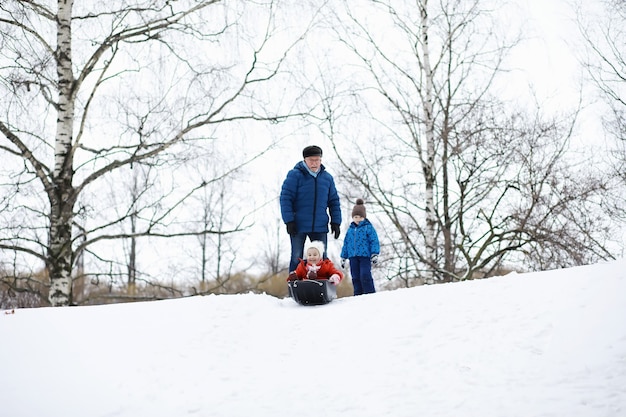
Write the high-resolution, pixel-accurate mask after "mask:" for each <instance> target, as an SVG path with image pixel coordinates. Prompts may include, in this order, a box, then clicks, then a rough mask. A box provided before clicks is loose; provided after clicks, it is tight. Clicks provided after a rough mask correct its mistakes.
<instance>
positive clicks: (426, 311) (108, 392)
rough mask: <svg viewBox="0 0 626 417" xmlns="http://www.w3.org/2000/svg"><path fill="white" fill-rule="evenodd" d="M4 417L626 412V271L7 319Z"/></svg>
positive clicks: (0, 323) (580, 416) (28, 312)
mask: <svg viewBox="0 0 626 417" xmlns="http://www.w3.org/2000/svg"><path fill="white" fill-rule="evenodd" d="M0 358H1V359H2V364H1V365H0V415H1V416H2V417H43V416H59V417H96V416H98V417H100V416H102V417H104V416H120V417H140V416H146V417H160V416H168V417H182V416H224V417H277V416H285V417H293V416H298V417H308V416H311V417H322V416H342V417H350V416H354V417H382V416H394V417H415V416H427V417H436V416H450V417H472V416H476V417H539V416H554V417H621V416H626V262H624V261H623V260H622V261H616V262H612V263H607V264H599V265H592V266H586V267H578V268H571V269H563V270H557V271H549V272H542V273H532V274H518V275H516V274H511V275H507V276H504V277H500V278H492V279H488V280H481V281H471V282H463V283H454V284H443V285H436V286H423V287H417V288H412V289H405V290H398V291H392V292H382V293H377V294H372V295H366V296H361V297H349V298H342V299H339V300H336V301H334V302H333V303H331V304H329V305H326V306H321V307H301V306H298V305H297V304H295V303H294V302H293V301H292V300H291V299H284V300H279V299H276V298H272V297H270V296H265V295H252V294H249V295H222V296H207V297H195V298H187V299H179V300H171V301H158V302H148V303H135V304H123V305H112V306H111V305H109V306H95V307H75V308H57V309H53V308H42V309H21V310H16V311H15V312H14V313H12V312H10V311H3V312H1V314H0Z"/></svg>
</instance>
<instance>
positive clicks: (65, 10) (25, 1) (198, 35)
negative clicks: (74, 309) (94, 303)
mask: <svg viewBox="0 0 626 417" xmlns="http://www.w3.org/2000/svg"><path fill="white" fill-rule="evenodd" d="M277 6H278V5H277V4H276V3H274V2H272V1H268V2H265V3H264V2H254V3H252V2H222V1H218V0H213V1H211V0H206V1H192V0H188V1H176V2H171V1H160V0H118V1H108V2H96V1H88V2H80V3H79V2H74V1H72V0H58V1H51V0H50V1H46V0H40V1H31V0H15V1H9V2H2V4H0V62H1V64H0V80H1V81H0V89H1V92H0V96H1V97H2V98H1V99H0V110H1V114H0V132H1V135H2V136H1V137H0V138H1V139H2V141H0V154H1V155H2V156H1V158H2V161H3V165H4V167H3V168H2V171H1V172H0V175H1V178H2V183H1V186H2V187H3V189H4V190H3V192H1V193H0V194H2V195H4V194H5V191H6V192H7V193H9V194H10V195H13V196H15V197H17V198H15V199H11V200H4V201H3V204H5V205H6V210H3V212H2V216H3V218H2V222H3V223H6V224H7V225H9V226H8V227H7V228H3V229H2V231H1V232H0V233H1V234H0V251H1V253H2V257H3V258H5V256H6V255H7V254H13V256H14V257H17V258H19V259H20V260H21V261H20V262H19V264H20V265H22V266H24V267H31V268H35V267H34V266H33V265H36V264H37V263H38V262H41V263H42V264H43V265H44V266H45V271H46V275H47V276H48V278H49V295H48V298H49V302H50V303H51V305H53V306H66V305H70V304H72V303H73V298H72V279H73V278H72V272H73V268H74V266H75V263H76V260H77V259H78V258H79V257H80V256H81V255H83V254H85V253H89V254H90V255H91V256H92V258H93V259H94V260H96V261H97V260H99V259H103V258H106V255H104V253H106V250H107V249H105V248H104V247H103V244H104V243H106V242H111V241H114V240H118V239H128V238H134V237H139V236H163V237H167V236H183V235H194V234H197V233H198V232H194V231H192V232H189V231H188V230H183V229H180V228H178V229H177V227H176V224H178V223H177V222H176V221H174V220H176V219H177V218H178V217H179V216H181V215H182V214H181V208H182V207H183V206H184V203H185V201H186V199H188V198H190V196H191V195H193V194H194V193H195V192H197V191H198V190H202V189H203V188H204V187H205V186H206V184H208V183H210V182H211V181H213V180H214V178H208V177H204V178H197V179H194V180H192V181H185V180H184V179H181V178H180V175H179V174H181V172H177V171H184V170H182V169H180V168H181V167H184V161H185V159H189V158H195V157H197V156H198V155H202V154H203V153H204V151H203V150H202V149H203V146H205V144H206V143H207V142H216V141H218V140H220V139H221V138H226V137H229V141H231V142H232V143H233V144H236V143H237V141H241V142H242V143H244V142H243V141H244V140H245V134H242V133H241V132H245V131H246V129H250V123H252V122H271V123H276V122H280V121H284V120H286V119H287V118H289V117H291V116H295V115H298V114H300V113H301V112H300V111H299V110H298V108H297V106H296V104H295V102H294V100H293V97H291V95H289V94H287V93H285V94H284V95H282V96H279V97H273V96H272V95H271V94H270V91H271V89H272V86H275V85H280V86H281V87H283V86H284V85H285V84H286V83H288V74H287V73H286V72H283V71H282V66H283V65H284V63H285V61H286V60H287V59H288V56H289V51H290V50H291V49H292V48H293V47H294V45H295V43H296V42H295V41H293V42H292V41H290V40H289V39H287V38H285V36H281V37H277V36H276V33H277V32H278V29H277V23H276V15H277V11H278V7H277ZM306 30H307V28H306V27H302V28H300V31H299V33H298V34H296V36H295V37H294V39H296V40H297V39H299V38H300V37H302V36H304V34H305V33H306ZM278 91H285V89H283V88H281V89H279V90H278ZM274 102H275V103H278V104H276V105H273V104H272V103H274ZM125 109H128V110H131V111H129V112H125V111H124V110H125ZM132 115H136V116H138V117H134V118H133V117H132ZM127 118H128V120H126V119H127ZM129 124H132V125H133V129H131V130H128V129H125V127H127V126H129ZM233 131H237V132H239V134H238V135H237V136H238V138H237V140H233V138H232V132H233ZM267 146H271V144H267V143H259V147H260V148H261V149H266V148H267ZM251 148H254V147H251ZM239 150H240V151H241V152H240V153H241V157H239V158H233V160H232V161H229V163H227V164H225V166H224V169H223V172H222V174H221V175H222V176H224V175H227V173H228V172H231V171H232V170H234V169H235V167H236V166H241V165H242V164H245V162H246V161H247V160H250V159H253V158H254V157H255V155H251V154H248V153H247V152H244V150H243V149H242V148H241V146H239ZM261 152H262V150H261V151H258V152H257V154H256V155H258V154H259V153H261ZM220 162H221V161H211V160H210V159H208V160H207V163H213V164H215V163H220ZM138 164H152V165H153V166H154V167H159V168H160V169H161V172H162V174H161V175H160V176H159V177H158V178H159V185H160V187H161V190H162V191H161V194H160V195H158V196H157V197H155V200H153V201H152V202H151V203H148V204H146V205H145V206H144V207H142V208H132V204H129V203H128V202H127V203H126V204H129V205H128V210H127V211H125V212H124V214H122V215H121V216H118V217H115V216H113V215H112V214H111V210H110V209H111V207H107V206H106V204H105V203H104V202H102V201H101V200H102V195H99V190H100V189H101V188H100V187H102V185H103V184H104V183H105V181H107V178H109V180H108V181H111V182H112V183H114V182H115V178H119V175H123V174H122V172H123V170H124V169H129V168H132V167H133V166H136V165H138ZM164 167H167V168H168V169H170V168H175V167H176V168H178V170H175V171H174V173H172V171H171V170H168V171H163V169H164ZM163 172H165V174H163ZM182 174H184V173H182ZM116 176H117V177H116ZM9 194H7V195H9ZM118 197H119V196H118ZM120 200H123V199H121V198H120ZM118 203H120V204H122V202H120V201H118ZM128 221H131V222H134V223H133V225H134V226H133V228H131V229H130V230H127V231H125V232H121V231H120V230H119V227H118V226H119V225H120V224H122V223H124V222H128ZM201 233H202V232H201ZM101 272H102V271H101ZM104 272H105V273H106V271H104Z"/></svg>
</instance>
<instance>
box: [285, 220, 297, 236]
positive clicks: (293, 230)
mask: <svg viewBox="0 0 626 417" xmlns="http://www.w3.org/2000/svg"><path fill="white" fill-rule="evenodd" d="M287 233H289V234H290V235H291V236H293V235H295V234H296V233H298V230H297V229H296V222H289V223H287Z"/></svg>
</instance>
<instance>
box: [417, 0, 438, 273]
mask: <svg viewBox="0 0 626 417" xmlns="http://www.w3.org/2000/svg"><path fill="white" fill-rule="evenodd" d="M420 14H421V25H422V53H423V54H424V69H423V70H424V79H425V83H426V85H425V87H424V97H423V100H422V103H423V106H422V107H423V108H422V110H423V112H424V134H425V137H426V158H425V160H423V162H422V169H423V171H424V179H425V183H426V194H425V196H426V229H425V231H424V238H425V246H426V247H425V257H426V262H427V263H428V265H429V269H428V271H426V275H425V277H424V278H425V281H426V283H427V284H432V283H433V282H434V276H435V275H434V272H435V270H436V269H437V268H436V266H437V260H436V246H437V242H436V238H435V233H436V227H437V213H436V212H435V192H434V189H435V120H434V116H433V71H432V68H431V64H430V50H429V45H428V29H429V22H428V1H423V2H422V4H421V9H420Z"/></svg>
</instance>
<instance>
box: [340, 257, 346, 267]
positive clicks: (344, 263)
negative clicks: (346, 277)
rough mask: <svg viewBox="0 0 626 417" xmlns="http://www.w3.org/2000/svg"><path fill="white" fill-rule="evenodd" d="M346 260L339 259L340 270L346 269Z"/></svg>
mask: <svg viewBox="0 0 626 417" xmlns="http://www.w3.org/2000/svg"><path fill="white" fill-rule="evenodd" d="M346 261H347V259H346V258H341V269H346Z"/></svg>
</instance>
